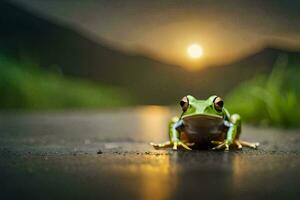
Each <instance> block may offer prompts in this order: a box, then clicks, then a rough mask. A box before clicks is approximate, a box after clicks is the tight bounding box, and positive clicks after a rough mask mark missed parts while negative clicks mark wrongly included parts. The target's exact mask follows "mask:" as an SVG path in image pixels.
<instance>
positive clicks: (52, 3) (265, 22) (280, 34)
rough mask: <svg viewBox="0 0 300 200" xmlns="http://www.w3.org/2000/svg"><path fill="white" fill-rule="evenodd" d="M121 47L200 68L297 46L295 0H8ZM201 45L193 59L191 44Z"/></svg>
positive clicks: (299, 25)
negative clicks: (261, 51)
mask: <svg viewBox="0 0 300 200" xmlns="http://www.w3.org/2000/svg"><path fill="white" fill-rule="evenodd" d="M10 1H13V2H16V3H18V4H21V5H23V6H25V7H26V8H27V9H30V10H32V11H34V12H36V13H39V14H42V15H44V16H47V17H51V18H52V19H54V20H59V21H61V22H63V23H67V24H68V25H71V26H73V27H76V28H78V29H80V30H81V31H83V32H84V33H88V34H90V35H93V36H95V37H96V38H98V39H99V41H101V42H104V43H106V44H108V45H110V46H113V47H114V48H117V49H121V50H123V51H130V52H137V53H144V54H148V55H151V56H153V57H156V58H157V59H160V60H163V61H165V62H168V63H172V64H176V65H181V66H186V67H189V68H199V67H202V66H207V65H218V64H224V63H228V62H231V61H233V60H235V59H237V58H239V57H240V56H242V55H244V54H247V53H249V52H251V51H254V50H255V49H258V48H261V47H263V46H264V45H269V44H270V43H278V44H280V45H283V46H288V47H291V48H300V20H299V19H300V1H299V0H281V1H279V0H261V1H252V0H222V1H221V0H193V1H192V0H176V1H174V0H173V1H171V0H164V1H158V0H148V1H146V0H126V1H125V0H43V1H41V0H10ZM193 43H197V44H199V45H200V46H201V47H202V48H203V56H202V57H200V58H198V59H192V58H191V57H190V56H188V55H187V53H186V51H187V48H188V46H189V45H190V44H193Z"/></svg>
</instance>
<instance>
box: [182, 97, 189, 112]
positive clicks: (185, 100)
mask: <svg viewBox="0 0 300 200" xmlns="http://www.w3.org/2000/svg"><path fill="white" fill-rule="evenodd" d="M180 106H181V108H182V111H183V112H185V111H186V110H187V109H188V108H189V99H188V98H187V97H183V98H182V99H181V101H180Z"/></svg>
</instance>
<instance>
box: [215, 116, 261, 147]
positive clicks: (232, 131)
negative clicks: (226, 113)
mask: <svg viewBox="0 0 300 200" xmlns="http://www.w3.org/2000/svg"><path fill="white" fill-rule="evenodd" d="M228 126H229V129H228V131H227V134H226V139H225V140H224V141H222V142H221V141H212V143H213V144H217V145H218V146H216V147H214V148H213V149H214V150H215V149H225V151H228V150H229V146H230V145H232V144H233V145H236V146H237V148H238V149H242V147H243V146H246V147H250V148H254V149H256V148H257V147H258V146H259V143H250V142H246V141H242V140H240V139H239V137H240V134H241V117H240V115H238V114H233V115H231V117H230V122H229V124H228Z"/></svg>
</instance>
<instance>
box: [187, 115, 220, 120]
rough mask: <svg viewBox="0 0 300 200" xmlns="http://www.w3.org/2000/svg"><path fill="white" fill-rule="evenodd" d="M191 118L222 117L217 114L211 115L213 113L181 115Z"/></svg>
mask: <svg viewBox="0 0 300 200" xmlns="http://www.w3.org/2000/svg"><path fill="white" fill-rule="evenodd" d="M192 118H199V119H201V118H203V119H219V120H220V119H223V117H222V116H219V115H213V114H191V115H185V116H182V119H192Z"/></svg>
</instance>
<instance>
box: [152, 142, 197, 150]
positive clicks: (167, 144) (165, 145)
mask: <svg viewBox="0 0 300 200" xmlns="http://www.w3.org/2000/svg"><path fill="white" fill-rule="evenodd" d="M150 145H152V146H153V147H154V148H155V149H161V148H168V147H173V150H177V148H178V147H183V148H184V149H187V150H192V149H191V148H190V146H193V145H194V143H184V142H182V141H174V142H171V141H167V142H164V143H160V144H156V143H153V142H151V143H150Z"/></svg>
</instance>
